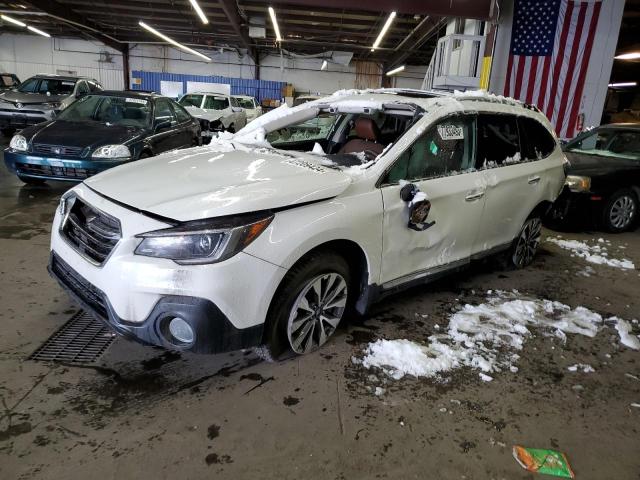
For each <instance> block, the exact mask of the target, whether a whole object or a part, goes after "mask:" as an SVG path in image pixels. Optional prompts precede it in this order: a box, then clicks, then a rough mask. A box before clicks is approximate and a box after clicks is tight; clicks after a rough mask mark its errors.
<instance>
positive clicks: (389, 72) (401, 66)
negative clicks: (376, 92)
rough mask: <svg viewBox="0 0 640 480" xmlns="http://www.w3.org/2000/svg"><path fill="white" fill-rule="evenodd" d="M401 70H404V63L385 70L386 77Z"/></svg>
mask: <svg viewBox="0 0 640 480" xmlns="http://www.w3.org/2000/svg"><path fill="white" fill-rule="evenodd" d="M403 70H404V65H400V66H399V67H398V68H394V69H393V70H389V71H388V72H387V77H390V76H391V75H395V74H396V73H400V72H401V71H403Z"/></svg>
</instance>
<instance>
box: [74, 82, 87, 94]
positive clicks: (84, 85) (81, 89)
mask: <svg viewBox="0 0 640 480" xmlns="http://www.w3.org/2000/svg"><path fill="white" fill-rule="evenodd" d="M77 92H78V93H81V94H83V95H84V94H87V93H89V87H88V86H87V82H85V81H84V80H80V81H79V82H78V89H77Z"/></svg>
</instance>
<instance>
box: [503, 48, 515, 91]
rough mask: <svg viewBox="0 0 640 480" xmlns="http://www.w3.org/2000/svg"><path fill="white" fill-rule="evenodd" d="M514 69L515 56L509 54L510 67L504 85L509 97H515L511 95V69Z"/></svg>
mask: <svg viewBox="0 0 640 480" xmlns="http://www.w3.org/2000/svg"><path fill="white" fill-rule="evenodd" d="M512 68H513V55H511V54H509V65H508V66H507V79H506V81H505V83H504V94H505V96H507V97H513V93H511V69H512Z"/></svg>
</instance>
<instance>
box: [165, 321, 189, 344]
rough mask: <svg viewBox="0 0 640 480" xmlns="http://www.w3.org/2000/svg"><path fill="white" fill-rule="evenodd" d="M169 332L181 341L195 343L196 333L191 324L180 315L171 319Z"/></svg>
mask: <svg viewBox="0 0 640 480" xmlns="http://www.w3.org/2000/svg"><path fill="white" fill-rule="evenodd" d="M169 333H171V336H172V337H173V338H175V339H176V340H177V341H178V342H180V343H193V339H194V333H193V329H192V328H191V325H189V324H188V323H187V322H185V321H184V320H183V319H181V318H179V317H174V318H172V319H171V320H170V321H169Z"/></svg>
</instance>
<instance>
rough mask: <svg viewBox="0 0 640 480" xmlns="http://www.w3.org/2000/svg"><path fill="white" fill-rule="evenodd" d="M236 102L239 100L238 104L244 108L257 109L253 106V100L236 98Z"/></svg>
mask: <svg viewBox="0 0 640 480" xmlns="http://www.w3.org/2000/svg"><path fill="white" fill-rule="evenodd" d="M236 100H238V104H239V105H240V106H241V107H242V108H248V109H249V110H252V109H254V108H255V105H254V104H253V100H252V99H251V98H236Z"/></svg>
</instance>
